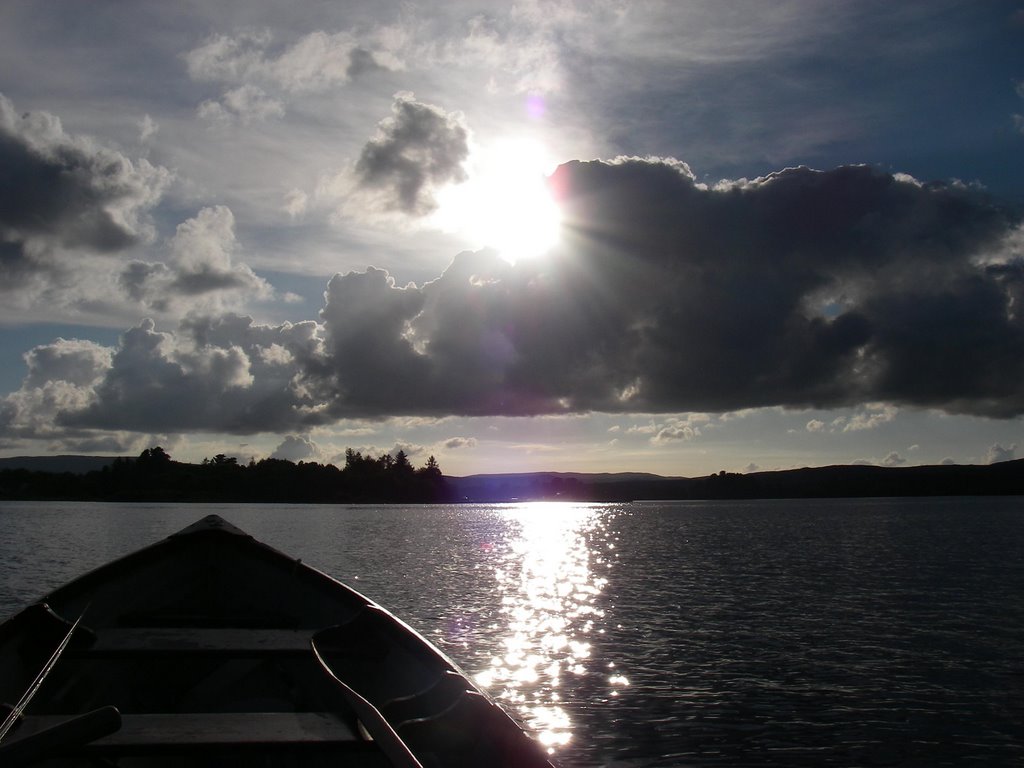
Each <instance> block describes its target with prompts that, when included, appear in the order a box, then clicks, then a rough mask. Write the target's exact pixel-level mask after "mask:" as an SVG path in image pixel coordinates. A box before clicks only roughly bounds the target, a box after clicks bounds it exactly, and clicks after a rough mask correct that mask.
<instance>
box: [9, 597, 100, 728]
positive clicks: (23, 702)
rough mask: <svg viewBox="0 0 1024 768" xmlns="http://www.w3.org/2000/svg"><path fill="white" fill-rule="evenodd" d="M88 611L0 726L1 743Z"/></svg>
mask: <svg viewBox="0 0 1024 768" xmlns="http://www.w3.org/2000/svg"><path fill="white" fill-rule="evenodd" d="M88 610H89V606H88V605H87V606H85V610H83V611H82V615H81V616H79V617H78V618H77V619H76V620H75V623H74V624H72V625H71V629H69V630H68V633H67V634H66V635H64V639H63V640H61V642H60V645H58V646H57V650H55V651H54V652H53V655H52V656H51V657H50V660H49V661H47V662H46V664H44V665H43V668H42V669H41V670H39V674H38V675H36V679H35V680H33V681H32V685H30V686H29V687H28V690H27V691H25V694H24V695H23V696H22V697H21V699H19V700H18V703H17V704H15V705H14V708H13V709H12V710H11V711H10V714H8V715H7V718H6V719H5V720H4V722H3V724H0V742H2V741H3V740H4V737H5V736H7V732H8V731H10V730H11V728H13V727H14V724H15V723H16V722H18V718H19V717H21V714H22V713H23V712H24V711H25V708H26V707H27V706H28V705H29V702H30V701H32V697H33V696H35V695H36V693H38V692H39V689H40V688H42V686H43V683H44V682H45V681H46V677H47V675H49V674H50V672H51V671H52V670H53V668H54V667H55V666H56V665H57V662H58V661H60V657H61V654H63V653H64V649H65V648H67V647H68V643H70V642H71V635H73V634H74V633H75V630H76V629H77V628H78V625H79V624H80V623H81V621H82V619H83V618H84V617H85V611H88Z"/></svg>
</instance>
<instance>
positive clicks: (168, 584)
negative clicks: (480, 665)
mask: <svg viewBox="0 0 1024 768" xmlns="http://www.w3.org/2000/svg"><path fill="white" fill-rule="evenodd" d="M79 617H82V621H81V625H80V626H79V628H78V629H76V630H75V631H74V632H72V633H71V637H70V640H69V641H68V643H67V647H66V648H65V649H64V651H63V653H62V654H61V655H60V658H59V660H57V662H56V663H55V664H54V666H53V669H52V671H51V672H50V673H49V674H48V675H47V677H46V679H45V680H44V681H43V682H42V684H41V686H40V687H39V691H38V693H37V695H36V696H35V697H34V698H33V699H32V700H31V702H30V703H29V704H28V706H27V707H26V709H25V711H24V715H23V716H22V717H21V718H20V719H19V722H18V725H17V726H16V727H15V728H14V729H13V730H12V731H11V733H10V734H8V735H7V736H6V737H5V738H3V739H2V741H0V764H3V765H5V766H6V765H8V764H10V765H14V764H16V763H19V762H21V763H23V764H37V763H38V764H42V765H54V766H58V765H61V766H62V765H68V766H72V765H74V766H77V765H94V764H96V762H95V761H97V760H102V761H107V762H106V763H100V764H108V765H109V764H113V765H118V766H131V765H138V766H155V765H159V766H164V765H167V766H172V765H190V766H191V765H231V764H239V765H243V764H244V765H263V764H265V765H268V766H277V765H320V764H331V765H339V764H343V765H368V766H369V765H401V766H406V767H407V768H415V767H416V766H435V765H436V766H442V765H443V766H459V765H467V766H468V765H481V766H488V767H489V766H509V767H510V768H511V766H525V767H527V768H529V767H530V766H538V767H543V766H550V765H551V763H550V762H549V760H548V757H547V754H546V752H545V751H544V750H543V749H542V748H541V747H540V746H539V745H538V744H537V743H536V742H535V741H533V740H532V739H530V738H529V737H528V736H526V735H525V733H524V732H523V730H522V728H521V727H520V726H519V725H518V724H517V723H516V722H515V721H514V720H513V719H512V718H511V717H510V716H509V715H508V714H507V713H505V712H504V711H503V710H502V709H501V708H500V707H499V706H498V705H496V704H495V703H494V702H493V701H492V700H490V699H489V698H488V697H487V696H486V695H485V694H483V693H482V692H481V691H479V690H478V689H477V688H476V687H475V686H474V685H473V684H472V683H471V682H470V680H469V679H468V678H467V677H466V676H465V675H464V674H463V673H462V672H461V671H460V670H459V669H458V667H457V666H456V665H455V664H454V663H453V662H452V661H451V660H450V659H448V658H447V657H446V656H445V655H444V654H442V653H441V652H440V651H438V650H437V648H435V647H434V646H433V645H432V644H430V643H429V642H428V641H427V640H425V639H424V638H423V637H422V636H420V635H419V634H418V633H416V632H415V631H414V630H412V629H411V628H410V627H408V626H407V625H406V624H404V623H403V622H402V621H400V620H399V619H397V618H396V617H394V616H393V615H392V614H390V613H388V612H387V611H386V610H384V609H383V608H381V607H380V606H378V605H376V604H375V603H373V602H372V601H370V600H369V599H367V598H366V597H364V596H363V595H361V594H359V593H358V592H356V591H355V590H352V589H351V588H349V587H347V586H345V585H344V584H341V583H340V582H338V581H336V580H334V579H332V578H330V577H329V576H327V575H325V574H323V573H321V572H320V571H317V570H316V569H314V568H311V567H309V566H307V565H305V564H303V563H302V562H301V561H299V560H294V559H292V558H290V557H288V556H286V555H284V554H282V553H280V552H278V551H277V550H275V549H273V548H271V547H269V546H267V545H265V544H262V543H260V542H258V541H256V540H255V539H253V538H252V537H251V536H249V535H247V534H245V533H244V532H242V531H240V530H238V529H237V528H234V527H233V526H231V525H230V524H228V523H226V522H225V521H223V520H222V519H221V518H219V517H216V516H210V517H208V518H204V519H203V520H201V521H199V522H198V523H196V524H194V525H192V526H189V527H188V528H186V529H184V530H183V531H181V532H179V533H177V534H174V535H173V536H170V537H168V538H167V539H165V540H164V541H161V542H158V543H156V544H154V545H152V546H150V547H147V548H145V549H142V550H140V551H138V552H136V553H133V554H131V555H128V556H126V557H124V558H122V559H120V560H116V561H114V562H112V563H110V564H108V565H106V566H103V567H101V568H99V569H97V570H95V571H93V572H91V573H89V574H86V575H85V576H82V577H81V578H79V579H76V580H75V581H72V582H71V583H69V584H67V585H65V586H63V587H61V588H59V589H57V590H56V591H54V592H52V593H51V594H49V595H47V596H46V597H45V598H44V599H43V600H42V601H40V603H39V604H37V605H35V606H31V607H29V608H27V609H25V610H24V611H22V612H21V613H19V614H17V615H15V616H14V617H12V618H11V619H9V620H8V621H7V622H5V623H3V624H0V700H2V701H5V702H9V703H10V704H14V703H16V702H17V701H18V699H19V697H21V696H22V694H23V692H25V691H26V690H28V689H29V687H31V685H32V683H33V680H34V678H35V677H36V676H37V674H38V673H39V671H40V669H42V668H43V667H44V666H45V665H46V663H47V659H48V658H49V657H50V656H51V654H52V653H53V651H54V649H55V648H57V647H58V646H59V645H60V643H61V640H62V639H63V638H64V637H65V636H66V635H67V634H68V630H69V629H70V623H71V622H72V621H74V620H76V619H78V618H79ZM314 638H316V641H315V643H314ZM314 649H315V652H314ZM90 713H92V714H90ZM115 716H116V719H117V722H116V723H115V722H114V719H115ZM69 722H70V723H71V726H72V727H70V728H69V727H68V723H69ZM61 724H64V726H63V727H64V728H65V730H70V731H75V729H77V731H76V732H74V733H72V734H71V735H62V734H61V733H60V731H59V728H58V730H57V731H54V730H52V729H54V728H55V726H59V725H61ZM81 731H84V733H82V732H81ZM371 736H372V737H375V738H371ZM393 740H394V741H395V743H392V742H393ZM33 743H35V745H34V746H33ZM403 750H404V752H403ZM22 753H27V755H28V757H24V756H22ZM406 753H407V755H406ZM40 760H41V761H42V762H41V763H39V761H40ZM403 761H404V762H403Z"/></svg>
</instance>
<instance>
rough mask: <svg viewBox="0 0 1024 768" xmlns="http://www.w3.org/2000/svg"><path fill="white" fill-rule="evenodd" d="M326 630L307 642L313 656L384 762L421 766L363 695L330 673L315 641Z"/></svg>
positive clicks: (406, 767)
mask: <svg viewBox="0 0 1024 768" xmlns="http://www.w3.org/2000/svg"><path fill="white" fill-rule="evenodd" d="M329 631H330V630H329V629H327V630H321V631H320V632H318V633H317V634H316V635H314V636H313V639H312V641H311V645H312V646H313V654H314V655H315V656H316V658H317V661H319V662H320V666H321V667H323V669H324V671H325V672H326V673H327V674H328V676H329V677H330V678H331V680H333V681H334V684H335V685H337V686H338V687H339V688H340V689H341V692H342V694H343V695H344V696H345V699H346V700H347V701H348V703H349V705H350V706H351V707H352V709H353V710H354V711H355V713H356V717H358V718H359V721H360V722H361V723H362V724H363V727H364V728H365V729H366V732H367V733H369V734H370V736H371V737H372V738H373V740H374V742H376V744H377V746H379V747H380V749H381V751H382V752H383V753H384V756H385V757H387V759H388V761H389V762H390V763H391V765H393V766H394V768H423V764H422V763H420V761H419V760H417V759H416V756H415V755H414V754H413V753H412V751H411V750H410V749H409V747H408V746H407V745H406V743H405V742H404V741H402V737H401V736H399V735H398V734H397V733H396V732H395V729H394V728H392V727H391V724H390V723H389V722H388V721H387V720H385V719H384V716H383V715H382V714H381V713H380V710H379V709H377V708H376V707H375V706H373V704H371V703H370V702H369V701H367V700H366V699H365V698H364V697H363V696H361V695H360V694H358V693H357V692H356V691H355V690H353V689H352V687H351V686H349V685H348V684H347V683H346V682H345V681H344V680H342V679H341V678H340V677H338V676H337V675H336V674H334V671H333V670H332V669H331V666H330V664H329V663H328V662H327V659H326V658H325V657H324V654H323V653H321V652H320V648H318V647H317V640H318V639H322V636H323V634H324V633H325V632H329Z"/></svg>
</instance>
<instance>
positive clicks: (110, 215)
mask: <svg viewBox="0 0 1024 768" xmlns="http://www.w3.org/2000/svg"><path fill="white" fill-rule="evenodd" d="M0 167H2V168H3V169H4V170H3V174H0V292H3V293H8V292H11V291H15V290H18V291H23V290H25V289H26V287H34V288H36V289H38V290H42V289H44V288H45V287H46V285H42V286H40V285H39V284H40V283H47V284H49V283H54V282H56V281H59V280H60V279H61V278H62V277H64V278H65V279H67V277H66V276H67V274H68V273H69V272H71V271H72V270H73V266H74V264H73V262H72V261H71V260H70V258H69V257H67V256H63V253H64V252H68V251H69V252H71V253H76V252H79V253H92V254H110V253H117V252H120V251H123V250H125V249H126V248H129V247H131V246H133V245H135V244H136V243H139V242H141V241H144V240H147V239H149V238H150V237H151V235H152V228H151V225H150V224H149V221H148V217H147V214H148V211H149V210H150V209H151V208H152V207H153V206H154V205H155V204H156V203H157V201H158V200H159V199H160V197H161V195H162V194H163V192H164V190H165V188H166V187H167V185H168V184H169V182H170V180H171V173H170V172H169V171H167V170H166V169H165V168H162V167H158V166H153V165H151V164H150V163H149V162H148V161H146V160H144V159H142V160H138V161H135V162H133V161H132V160H130V159H128V158H127V157H125V156H124V155H123V154H121V153H120V152H117V151H115V150H112V149H107V148H105V147H101V146H98V145H97V144H95V143H94V142H93V141H91V140H89V139H86V138H83V137H78V136H73V135H70V134H68V133H66V132H65V131H64V128H63V126H62V124H61V121H60V119H59V118H57V117H56V116H54V115H51V114H49V113H47V112H28V113H24V114H18V113H17V112H16V111H15V109H14V105H13V104H12V103H11V101H10V100H9V99H8V98H6V97H5V96H3V95H2V94H0Z"/></svg>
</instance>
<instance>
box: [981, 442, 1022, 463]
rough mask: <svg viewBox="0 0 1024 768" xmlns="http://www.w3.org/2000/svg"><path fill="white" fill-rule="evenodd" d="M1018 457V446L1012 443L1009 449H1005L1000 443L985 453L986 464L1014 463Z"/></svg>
mask: <svg viewBox="0 0 1024 768" xmlns="http://www.w3.org/2000/svg"><path fill="white" fill-rule="evenodd" d="M1016 456H1017V444H1016V443H1011V444H1010V445H1009V447H1007V448H1004V447H1003V446H1002V445H1000V444H999V443H995V444H994V445H992V446H991V447H990V448H989V449H988V451H987V452H986V453H985V463H986V464H995V463H996V462H999V461H1012V460H1013V459H1014V458H1016Z"/></svg>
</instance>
